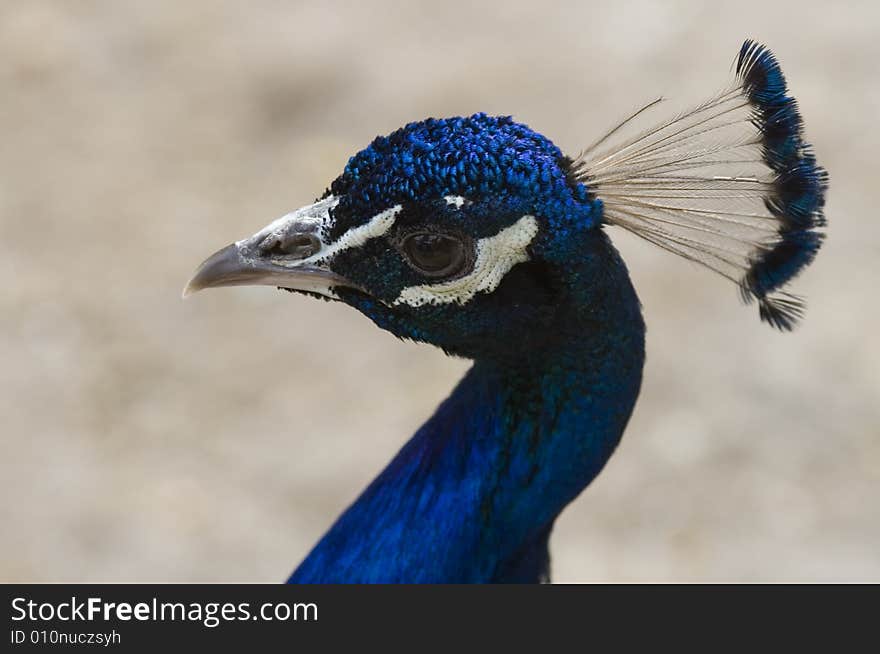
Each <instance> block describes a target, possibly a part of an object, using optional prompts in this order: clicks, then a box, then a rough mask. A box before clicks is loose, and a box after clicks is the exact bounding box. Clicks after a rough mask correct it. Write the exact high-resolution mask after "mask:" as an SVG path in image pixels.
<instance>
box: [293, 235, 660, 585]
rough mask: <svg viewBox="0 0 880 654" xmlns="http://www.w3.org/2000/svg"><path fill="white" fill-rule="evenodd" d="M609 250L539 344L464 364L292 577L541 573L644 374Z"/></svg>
mask: <svg viewBox="0 0 880 654" xmlns="http://www.w3.org/2000/svg"><path fill="white" fill-rule="evenodd" d="M608 247H609V248H610V246H608ZM606 257H607V260H606V261H604V262H603V263H604V264H605V267H604V269H603V273H602V275H601V277H600V278H595V274H594V278H593V281H594V284H591V285H590V289H589V290H588V291H584V293H583V296H582V297H574V298H573V301H572V303H571V307H570V309H567V310H566V311H564V312H562V315H560V319H559V321H558V324H557V329H556V331H555V333H554V334H553V338H551V339H549V341H548V343H547V344H546V347H543V348H542V349H541V350H540V351H531V352H524V353H522V354H521V356H516V355H514V356H511V357H509V358H505V359H504V360H503V361H501V360H477V361H476V362H475V363H474V366H473V367H472V368H471V369H470V371H468V373H467V375H466V376H465V377H464V379H462V381H461V382H460V383H459V384H458V386H457V387H456V389H455V390H454V391H453V393H452V395H451V396H450V397H449V398H448V399H447V400H446V401H445V402H443V404H441V405H440V407H439V408H438V409H437V412H436V413H435V414H434V416H433V417H432V418H431V419H430V420H429V421H428V422H427V423H425V425H424V426H423V427H422V428H421V429H419V431H418V432H416V434H415V435H414V436H413V437H412V439H411V440H410V441H409V442H408V443H407V444H406V445H405V446H404V447H403V449H402V450H401V451H400V452H399V453H398V455H397V456H396V457H395V458H394V460H393V461H392V462H391V463H390V464H389V465H388V467H387V468H386V469H385V470H384V471H383V472H382V473H381V474H380V475H379V477H378V478H377V479H376V480H375V481H374V482H373V483H372V484H371V485H370V486H369V487H368V488H367V489H366V490H365V491H364V492H363V494H362V495H361V496H360V498H359V499H358V500H357V501H356V502H355V503H354V504H353V505H352V506H351V507H350V508H349V509H348V510H347V511H346V512H345V513H344V514H343V515H342V516H341V517H340V518H339V520H338V521H337V522H336V524H334V526H333V527H332V528H331V529H330V531H329V532H328V533H327V534H326V535H325V536H324V537H323V539H322V540H321V541H320V542H319V543H318V545H317V546H316V547H315V548H314V549H313V550H312V552H311V553H310V554H309V556H308V557H307V558H306V560H305V561H304V562H303V563H302V564H301V565H300V567H299V568H298V569H297V570H296V571H295V572H294V573H293V575H292V576H291V578H290V581H291V582H299V583H321V582H325V583H333V582H346V583H360V582H391V583H393V582H443V583H468V582H535V581H541V580H544V579H546V578H547V575H548V554H547V538H548V536H549V534H550V530H551V528H552V526H553V522H554V520H555V519H556V517H557V516H558V515H559V513H560V511H562V509H563V508H564V507H565V506H566V505H567V504H568V503H569V502H571V501H572V500H573V499H574V498H575V497H576V496H577V495H578V494H579V493H580V492H581V491H582V490H583V489H584V488H585V487H586V486H587V485H588V484H589V483H590V482H591V481H592V480H593V478H594V477H595V476H596V475H597V474H598V473H599V471H600V470H601V469H602V467H603V466H604V465H605V462H606V461H607V460H608V458H609V457H610V455H611V453H612V452H613V451H614V448H615V447H616V445H617V443H618V442H619V440H620V437H621V435H622V433H623V430H624V428H625V426H626V423H627V421H628V419H629V416H630V413H631V411H632V408H633V405H634V403H635V400H636V397H637V395H638V392H639V386H640V383H641V375H642V365H643V362H644V324H643V321H642V317H641V312H640V309H639V303H638V299H637V297H636V294H635V291H634V290H633V288H632V285H631V283H630V280H629V277H628V276H627V274H626V269H625V268H624V267H623V264H622V262H621V261H620V260H619V257H618V256H617V253H616V252H614V250H613V248H610V250H609V251H608V252H603V253H602V255H601V258H606ZM596 263H597V262H596V261H592V264H596ZM585 265H586V264H585ZM512 349H515V348H512Z"/></svg>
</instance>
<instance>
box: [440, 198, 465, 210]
mask: <svg viewBox="0 0 880 654" xmlns="http://www.w3.org/2000/svg"><path fill="white" fill-rule="evenodd" d="M443 199H444V200H446V204H449V205H452V206H454V207H455V208H456V209H461V208H462V206H464V203H465V199H464V198H463V197H461V196H460V195H445V196H443Z"/></svg>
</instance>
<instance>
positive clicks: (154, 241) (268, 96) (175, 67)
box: [0, 0, 880, 581]
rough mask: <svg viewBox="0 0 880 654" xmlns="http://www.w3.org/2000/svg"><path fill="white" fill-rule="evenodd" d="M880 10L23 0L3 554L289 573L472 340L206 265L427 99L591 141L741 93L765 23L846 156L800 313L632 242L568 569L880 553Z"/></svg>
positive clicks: (136, 573) (794, 573)
mask: <svg viewBox="0 0 880 654" xmlns="http://www.w3.org/2000/svg"><path fill="white" fill-rule="evenodd" d="M878 21H880V11H878V10H877V8H876V4H874V3H871V2H864V3H838V4H833V5H831V4H829V3H827V2H820V3H803V2H787V3H772V2H760V3H754V4H750V3H748V2H736V3H727V4H717V3H702V2H664V3H652V2H646V3H625V2H610V3H593V2H585V1H581V2H573V3H552V2H535V1H534V0H532V1H519V0H517V1H513V0H507V1H505V2H498V3H485V4H484V3H474V2H455V1H450V0H447V1H443V2H428V3H418V2H399V3H395V2H363V3H355V2H351V3H342V2H337V3H331V2H281V1H273V2H254V3H244V2H214V1H211V0H200V1H195V0H190V1H187V2H175V1H172V0H162V1H155V2H149V3H145V2H136V1H133V0H132V1H107V2H87V1H85V0H83V1H77V0H58V1H56V2H46V1H38V0H21V1H12V0H5V1H4V2H3V5H2V8H0V126H2V127H0V129H2V146H0V230H2V231H0V274H2V280H3V282H2V286H3V291H2V293H0V425H2V427H0V428H2V438H0V447H2V455H0V525H2V528H0V580H2V581H72V580H78V581H124V580H130V581H246V580H247V581H280V580H283V579H284V578H285V577H286V576H287V574H288V573H289V572H290V571H291V570H292V569H293V567H294V566H295V565H296V564H297V563H298V562H299V560H300V559H301V558H302V557H303V556H304V555H305V554H306V552H307V551H308V549H309V548H310V547H311V546H312V545H313V544H314V542H315V541H316V540H317V539H318V538H319V537H320V535H321V534H322V533H323V531H324V530H325V529H326V528H327V527H328V526H329V525H330V523H331V522H332V521H333V520H334V519H335V517H336V516H337V514H338V513H339V512H340V511H341V510H342V509H343V508H344V507H345V506H346V505H347V504H348V502H350V501H351V500H352V499H353V498H354V497H355V496H356V494H357V493H358V492H359V491H360V490H361V489H362V488H363V487H364V486H365V485H366V484H367V483H368V482H369V481H370V479H371V478H372V477H373V476H374V475H375V474H376V473H377V472H378V470H379V469H380V468H381V467H382V466H383V465H384V464H385V463H386V462H387V461H388V460H389V459H390V458H391V456H392V455H393V454H394V452H395V451H396V450H397V449H398V448H399V447H400V446H401V445H402V443H403V442H404V441H405V439H406V438H407V437H408V436H409V434H411V433H412V431H413V430H414V429H415V428H416V427H417V426H418V425H419V424H420V423H421V422H422V421H423V420H424V419H425V418H426V417H427V416H428V415H429V414H430V413H431V411H432V410H433V408H434V407H435V406H436V404H437V403H438V402H439V401H440V399H441V398H442V397H444V395H445V394H446V393H447V392H448V391H449V390H450V389H451V387H452V385H453V384H454V382H455V381H456V379H457V378H458V377H459V376H460V375H461V374H462V372H463V371H464V370H465V368H466V366H467V363H466V362H463V361H456V360H451V359H447V358H445V357H444V356H443V355H442V354H441V353H440V352H439V351H434V350H432V349H431V348H429V347H426V346H416V345H412V344H404V343H401V342H398V341H397V340H395V339H394V338H393V337H391V336H390V335H388V334H386V333H383V332H381V331H379V330H378V329H376V328H375V327H374V326H373V325H372V324H371V323H369V322H368V321H367V320H366V319H365V318H363V317H362V316H360V315H359V314H357V313H356V312H354V311H352V310H350V309H348V308H346V307H343V306H333V305H330V304H327V303H319V302H315V301H311V300H309V299H306V298H300V297H294V296H291V295H288V294H286V293H280V292H278V291H275V290H274V289H267V288H263V289H232V290H225V291H223V292H220V291H213V292H206V293H204V294H200V295H197V296H195V297H194V298H191V299H190V300H188V301H186V302H183V301H181V299H180V290H181V288H182V286H183V284H184V283H185V281H186V280H187V278H188V276H189V274H190V273H191V272H192V270H193V269H194V267H195V266H196V265H197V264H198V263H199V262H200V261H201V260H202V259H203V258H204V257H205V256H206V255H208V254H209V253H211V252H212V251H214V250H215V249H216V248H218V247H220V246H223V245H225V244H226V243H228V242H230V241H232V240H235V239H237V238H240V237H242V236H245V235H249V234H251V233H253V232H254V231H255V230H256V229H257V228H259V227H261V226H263V225H264V224H266V223H267V222H268V221H269V220H271V219H273V218H275V217H277V216H279V215H281V214H283V213H286V212H287V211H289V210H291V209H293V208H296V207H298V206H300V205H302V204H305V203H308V202H310V201H312V200H313V199H314V198H315V197H316V196H317V195H319V194H320V193H321V192H322V191H323V189H324V188H325V186H326V185H327V184H328V183H329V182H330V181H331V180H332V179H333V178H334V177H335V176H336V175H337V174H338V173H339V172H340V171H341V169H342V167H343V165H344V164H345V161H346V159H347V157H348V156H349V155H350V154H353V153H354V152H355V151H356V150H358V149H360V148H361V147H363V146H364V145H366V144H367V143H368V142H369V140H370V139H371V138H372V137H373V136H375V135H376V134H379V133H387V132H388V131H390V130H392V129H394V128H396V127H398V126H399V125H401V124H403V123H405V122H407V121H409V120H414V119H420V118H423V117H426V116H428V115H436V116H442V115H454V114H466V113H470V112H474V111H479V110H482V111H487V112H490V113H512V114H514V115H515V116H516V117H517V118H518V119H520V120H523V121H525V122H527V123H529V124H530V125H532V126H533V127H535V128H536V129H538V130H539V131H542V132H543V133H545V134H546V135H548V136H549V137H550V138H552V139H553V140H555V141H556V143H557V144H559V145H560V146H561V147H562V148H563V150H566V151H568V152H576V151H577V150H578V149H579V148H580V147H582V146H583V145H585V144H587V143H589V142H590V141H591V140H593V139H594V138H595V137H596V136H597V135H598V134H599V133H600V132H601V131H602V130H604V129H605V128H606V127H607V126H609V125H610V124H611V123H613V122H614V121H615V120H616V119H618V118H619V117H621V116H623V115H624V114H625V113H626V112H628V111H630V110H631V109H632V108H633V107H635V106H636V105H637V104H638V103H639V102H640V101H643V100H646V99H650V98H652V97H655V96H656V95H658V94H664V95H666V96H667V97H671V98H673V99H676V98H679V99H681V100H682V101H684V102H687V101H692V100H698V99H702V97H704V96H706V95H707V94H709V93H711V92H713V91H714V90H716V88H718V87H720V86H721V85H722V84H723V83H724V82H725V81H726V80H727V75H728V74H729V73H730V64H731V62H732V60H733V58H734V56H735V54H736V52H737V50H738V48H739V45H740V43H741V42H742V40H743V39H744V38H746V37H749V36H752V37H756V38H758V39H761V40H763V41H764V42H766V43H767V44H769V45H770V46H771V47H772V48H773V49H774V51H775V52H776V53H777V54H778V56H779V57H780V58H781V60H782V62H783V66H784V70H785V72H786V74H787V75H788V78H789V81H790V84H791V85H792V87H793V89H794V93H795V95H796V96H797V98H798V99H799V101H800V104H801V107H802V110H803V113H804V115H805V118H806V125H807V133H808V136H809V139H810V140H811V141H813V143H814V144H815V147H816V151H817V153H818V155H819V158H820V161H821V162H822V163H823V164H824V165H825V166H827V168H828V169H829V171H830V173H831V180H832V184H831V193H830V200H829V203H828V209H827V213H828V217H829V222H830V230H829V239H828V241H827V246H826V247H825V248H824V250H823V251H822V252H821V255H820V256H819V258H818V260H817V261H816V263H815V265H814V266H813V267H811V268H810V270H809V271H807V273H806V274H804V275H803V277H802V278H801V279H799V280H798V282H797V284H796V290H797V291H798V292H802V293H804V294H806V295H807V296H808V298H809V303H810V304H809V312H808V316H807V319H806V320H805V322H804V323H803V325H802V327H801V328H800V329H799V330H798V331H797V332H795V333H794V334H791V335H781V334H779V333H776V332H774V331H773V330H771V329H769V328H768V327H766V326H764V325H761V324H760V323H759V321H758V318H757V310H756V309H755V307H749V308H744V307H742V306H740V304H739V301H738V298H737V293H736V291H735V289H733V288H732V287H730V286H729V285H728V284H726V283H724V282H723V281H720V280H718V279H715V278H714V277H713V276H711V275H709V274H708V273H705V272H704V271H702V270H700V269H695V268H693V267H692V266H691V265H689V264H687V263H685V262H683V261H679V260H676V259H675V258H674V257H671V256H670V255H667V254H666V253H664V252H661V251H659V250H654V249H652V248H651V247H650V246H647V245H644V244H642V243H640V242H635V241H634V240H633V239H631V238H626V237H625V235H621V234H620V233H619V232H618V233H615V234H614V237H615V241H616V242H617V243H618V245H619V246H620V248H621V249H622V251H623V254H624V256H625V258H626V260H627V261H628V263H629V265H630V268H631V271H632V274H633V277H634V279H635V282H636V286H637V288H638V289H639V292H640V295H641V297H642V300H643V302H644V306H645V313H646V316H647V321H648V325H649V342H648V347H649V356H648V364H647V368H646V372H645V384H644V388H643V391H642V396H641V399H640V402H639V405H638V408H637V410H636V413H635V415H634V417H633V420H632V422H631V425H630V428H629V430H628V432H627V434H626V436H625V437H624V440H623V443H622V445H621V447H620V449H619V450H618V452H617V454H616V455H615V457H614V458H613V459H612V461H611V463H610V464H609V466H608V467H607V468H606V470H605V472H604V473H603V474H602V475H601V476H600V477H599V479H598V481H597V482H596V483H594V484H593V485H592V486H591V487H590V488H589V489H588V490H587V491H586V492H585V493H584V495H582V496H581V498H580V499H579V500H578V501H577V502H575V503H574V504H573V505H572V506H571V507H570V508H569V509H568V510H566V512H565V513H564V514H563V516H562V518H561V519H560V520H559V522H558V525H557V528H556V531H555V532H554V536H553V540H552V550H553V556H554V565H553V567H554V579H555V580H556V581H632V580H646V581H671V580H676V581H761V580H774V581H783V580H785V581H807V580H874V581H878V580H880V501H878V494H880V493H878V492H880V402H878V400H880V350H878V344H877V337H876V334H877V328H878V318H880V310H878V303H877V301H876V298H877V287H878V281H880V280H878V273H877V265H878V255H880V247H878V242H880V219H878V217H877V211H876V198H877V180H878V177H880V165H878V163H877V162H878V150H880V148H878V146H880V140H878V137H877V133H878V123H877V121H878V116H880V84H878V82H880V75H878V68H877V62H878V61H880V28H878V25H880V23H878ZM673 104H676V103H675V102H673ZM331 398H332V401H331ZM331 407H332V408H331ZM368 536H369V535H365V537H368Z"/></svg>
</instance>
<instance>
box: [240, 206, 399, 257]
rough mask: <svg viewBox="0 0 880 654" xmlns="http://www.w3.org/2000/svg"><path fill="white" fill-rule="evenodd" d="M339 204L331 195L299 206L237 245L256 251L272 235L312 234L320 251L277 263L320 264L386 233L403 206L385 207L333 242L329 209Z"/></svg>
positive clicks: (278, 237) (244, 249)
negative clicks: (317, 241)
mask: <svg viewBox="0 0 880 654" xmlns="http://www.w3.org/2000/svg"><path fill="white" fill-rule="evenodd" d="M338 204H339V198H337V197H334V196H330V197H328V198H325V199H324V200H321V201H320V202H316V203H315V204H310V205H309V206H307V207H303V208H301V209H297V210H296V211H294V212H292V213H289V214H286V215H284V216H281V218H278V219H277V220H275V221H273V222H272V223H270V224H269V225H267V226H266V227H264V228H263V229H261V230H260V231H259V232H257V233H256V234H254V235H253V236H251V237H249V238H246V239H244V240H241V241H238V243H236V245H238V246H239V248H241V249H242V250H243V251H246V252H248V251H249V252H257V251H258V250H259V247H260V244H261V243H263V242H264V241H265V240H266V239H268V238H270V237H272V236H274V237H276V238H277V239H278V240H279V241H281V240H283V237H284V235H285V234H286V233H290V232H293V233H299V232H302V233H311V234H313V235H315V236H317V237H318V240H319V241H320V246H321V247H320V249H319V250H318V251H317V252H315V253H314V254H313V255H311V256H310V257H306V258H304V259H296V260H295V261H277V262H276V263H277V264H278V265H283V266H287V267H290V268H294V267H297V266H303V265H309V264H314V263H320V262H323V261H326V260H328V259H330V258H332V257H333V256H335V255H336V254H338V253H339V252H342V251H343V250H348V249H350V248H357V247H361V246H362V245H363V244H364V243H366V242H367V241H369V240H370V239H373V238H377V237H379V236H383V235H384V234H386V233H387V232H388V230H389V229H391V226H392V225H393V224H394V220H395V219H396V218H397V214H399V213H400V211H401V209H402V206H401V205H399V204H398V205H395V206H393V207H391V208H390V209H386V210H385V211H382V212H380V213H378V214H376V215H375V216H373V217H372V218H370V220H369V221H367V222H366V223H364V224H362V225H358V226H357V227H353V228H351V229H349V230H348V231H347V232H345V233H344V234H343V235H342V236H340V237H339V238H338V239H336V241H334V242H333V243H328V242H327V234H328V233H329V232H330V230H331V228H332V227H333V224H334V223H333V218H332V216H331V215H330V211H331V210H332V209H333V208H334V207H335V206H336V205H338ZM251 256H257V255H251Z"/></svg>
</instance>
